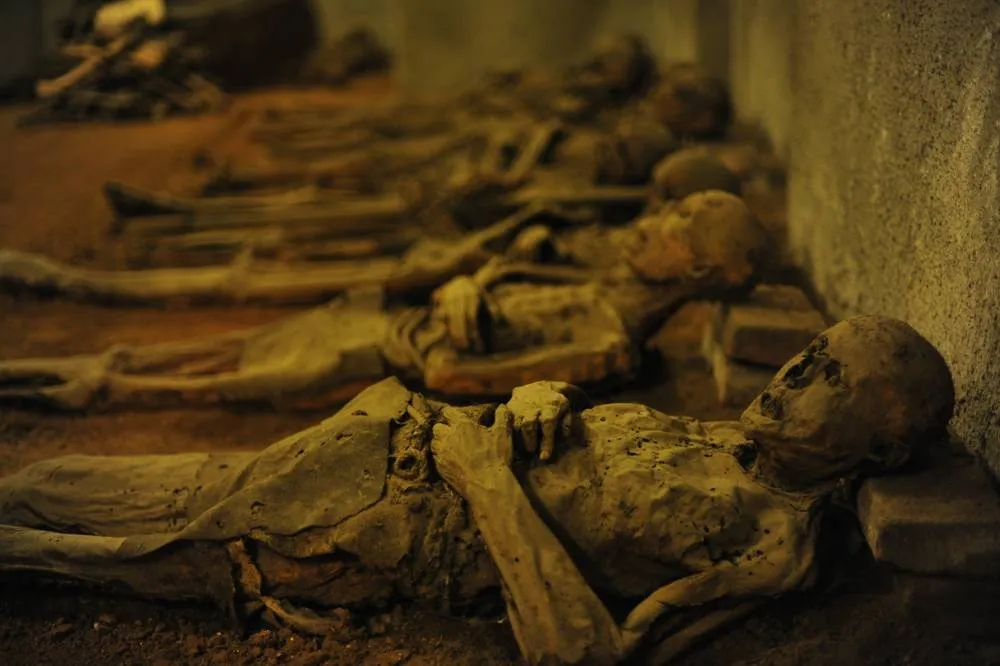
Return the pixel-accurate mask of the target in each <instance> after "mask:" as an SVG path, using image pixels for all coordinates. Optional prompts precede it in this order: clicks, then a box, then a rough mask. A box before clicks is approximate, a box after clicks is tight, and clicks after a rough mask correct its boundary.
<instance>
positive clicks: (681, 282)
mask: <svg viewBox="0 0 1000 666" xmlns="http://www.w3.org/2000/svg"><path fill="white" fill-rule="evenodd" d="M531 231H539V232H541V233H539V234H537V235H535V236H532V234H531V233H528V232H531ZM525 232H526V233H525V234H522V236H520V237H519V244H520V249H519V252H521V253H522V256H525V257H527V258H529V259H538V258H540V257H542V256H543V255H546V254H552V253H555V254H563V255H569V259H570V261H569V262H568V263H564V264H556V265H540V264H539V263H537V262H536V261H504V262H491V263H489V264H487V265H486V266H485V267H483V268H482V269H480V270H479V271H478V272H477V273H476V274H475V275H473V276H471V277H461V278H456V279H455V280H452V281H450V282H448V283H447V284H445V285H444V286H443V287H441V288H440V289H438V290H437V292H436V293H435V296H434V299H433V303H432V305H431V307H429V308H417V309H415V310H409V311H406V312H402V313H398V314H394V315H390V314H388V313H386V312H385V311H384V310H383V308H382V306H381V303H380V302H375V303H365V302H359V301H358V300H341V301H336V302H334V303H332V304H330V305H328V306H325V307H322V308H318V309H315V310H311V311H309V312H306V313H304V314H301V315H298V316H296V317H292V318H290V319H287V320H284V321H282V322H279V323H277V324H274V325H270V326H265V327H262V328H259V329H255V330H251V331H247V332H241V333H235V334H229V335H224V336H219V337H215V338H208V339H202V340H194V341H191V342H185V343H168V344H163V345H154V346H151V347H138V348H126V347H121V348H114V349H111V350H109V351H108V352H106V353H105V354H103V355H95V356H83V357H71V358H66V359H38V360H18V361H8V362H5V363H2V364H0V398H4V397H6V398H8V399H18V400H21V399H35V400H41V401H44V402H48V403H50V404H53V405H56V406H61V407H70V408H80V407H88V406H91V405H95V404H97V405H101V404H105V405H106V404H111V405H116V404H117V405H135V404H145V405H163V404H176V403H177V402H185V403H189V404H205V403H209V404H211V403H217V402H234V401H269V402H273V403H279V404H281V403H293V404H308V405H315V404H318V403H322V402H324V401H331V400H332V401H337V400H342V399H344V398H348V397H350V396H352V395H354V394H355V393H356V392H357V390H358V389H359V388H361V387H364V386H367V385H369V384H371V383H372V382H373V381H375V380H377V379H381V378H382V377H385V376H386V375H387V374H398V375H401V376H405V377H412V378H415V379H417V380H420V381H421V382H422V383H423V384H424V385H425V386H427V387H428V388H430V389H434V390H437V391H440V392H442V393H444V394H447V395H503V394H506V393H509V392H510V391H511V390H512V389H513V388H514V387H516V386H519V385H521V384H526V383H529V382H531V381H535V380H540V379H557V380H562V381H568V382H574V383H580V384H584V385H593V384H598V383H601V382H608V381H615V380H619V381H620V380H622V379H627V378H629V377H631V376H632V374H633V371H634V368H635V361H636V360H637V354H638V349H639V348H640V345H641V343H642V342H643V341H644V340H645V338H646V337H647V336H648V335H650V334H651V333H652V332H653V331H655V330H656V328H657V327H658V326H659V324H661V323H662V322H663V321H664V319H665V318H666V317H667V316H669V315H670V314H671V313H672V312H673V311H675V310H676V309H677V308H678V307H679V306H680V305H682V304H683V303H684V302H685V301H687V300H689V299H692V298H698V297H725V296H732V295H735V294H740V293H743V292H745V291H746V290H748V289H749V288H750V287H751V286H752V285H753V282H754V279H755V275H756V271H757V268H758V266H759V264H760V262H761V258H762V255H763V246H764V243H765V239H764V233H763V231H762V230H761V229H760V227H759V225H758V224H757V222H756V220H755V219H754V218H753V216H752V215H751V214H750V212H749V210H748V209H747V207H746V205H745V204H744V203H743V202H742V201H741V200H740V199H739V198H738V197H735V196H733V195H730V194H726V193H724V192H714V191H713V192H705V193H701V194H695V195H692V196H690V197H688V198H687V199H684V200H683V201H681V202H679V203H676V204H674V205H671V206H667V207H666V208H664V209H662V210H659V211H657V212H656V213H654V214H651V215H649V216H646V217H643V218H640V219H639V220H638V221H636V222H634V223H632V224H631V225H630V226H629V227H627V228H624V229H619V230H610V231H609V230H601V229H599V228H593V227H592V228H588V229H587V230H583V231H581V232H579V233H577V234H574V235H572V237H571V238H567V244H568V247H567V248H564V249H563V250H551V248H550V250H551V251H547V250H546V248H547V247H549V246H551V245H552V239H551V238H550V237H549V236H548V235H547V234H546V232H545V230H544V229H528V230H525Z"/></svg>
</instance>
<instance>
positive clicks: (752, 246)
mask: <svg viewBox="0 0 1000 666" xmlns="http://www.w3.org/2000/svg"><path fill="white" fill-rule="evenodd" d="M634 229H635V232H636V234H635V237H634V239H633V241H632V243H630V244H629V246H628V248H627V249H628V255H627V258H628V261H629V264H630V265H631V266H632V268H633V270H635V271H636V272H637V273H638V274H639V275H641V276H642V277H644V278H645V279H647V280H650V281H653V282H666V281H670V280H698V281H699V282H700V283H701V284H703V285H704V286H705V287H706V288H709V287H716V288H720V289H729V288H738V287H743V286H746V285H747V284H749V283H750V282H751V281H752V279H753V276H754V274H755V273H756V272H757V270H758V269H759V267H760V263H761V260H762V258H763V255H764V247H765V243H766V237H765V233H764V231H763V229H762V228H761V226H760V224H759V223H758V222H757V220H756V218H755V217H754V216H753V214H752V213H751V212H750V209H749V208H748V207H747V205H746V204H745V203H744V202H743V200H742V199H740V198H739V197H737V196H734V195H732V194H729V193H727V192H721V191H717V190H711V191H708V192H700V193H697V194H692V195H691V196H688V197H686V198H685V199H683V200H682V201H681V202H680V203H678V204H677V205H675V206H667V207H665V208H663V209H661V210H660V211H658V212H655V213H652V214H650V215H647V216H646V217H644V218H642V219H640V220H639V221H638V222H636V223H635V227H634Z"/></svg>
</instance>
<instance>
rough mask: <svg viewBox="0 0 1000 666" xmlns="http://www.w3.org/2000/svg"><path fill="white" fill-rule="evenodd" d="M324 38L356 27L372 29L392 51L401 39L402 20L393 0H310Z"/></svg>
mask: <svg viewBox="0 0 1000 666" xmlns="http://www.w3.org/2000/svg"><path fill="white" fill-rule="evenodd" d="M312 1H313V6H314V7H315V9H316V16H317V18H318V19H319V22H320V28H321V30H322V33H323V36H324V37H325V38H326V39H337V38H338V37H340V36H341V35H343V34H344V33H346V32H348V31H349V30H351V29H353V28H357V27H367V28H369V29H371V30H372V31H373V32H374V33H375V34H376V35H378V37H379V39H381V40H382V42H383V43H384V44H385V45H386V46H388V47H389V48H390V49H392V50H393V51H395V50H397V49H398V48H399V46H400V44H401V42H402V34H401V29H402V20H401V18H400V16H399V12H398V11H397V8H396V7H395V2H394V0H312Z"/></svg>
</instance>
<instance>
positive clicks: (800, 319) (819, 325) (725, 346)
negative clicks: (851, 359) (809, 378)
mask: <svg viewBox="0 0 1000 666" xmlns="http://www.w3.org/2000/svg"><path fill="white" fill-rule="evenodd" d="M712 307H713V308H714V312H713V313H712V316H711V317H710V318H709V321H708V322H707V323H706V325H705V333H704V336H703V338H702V354H703V355H704V357H705V360H706V361H707V362H708V364H709V366H710V367H711V370H712V375H713V377H714V378H715V386H716V393H717V396H718V399H719V402H720V403H721V404H723V405H726V406H729V407H740V406H742V405H746V404H747V403H749V402H750V401H751V400H753V398H754V397H756V396H757V394H758V393H760V391H761V390H762V389H763V388H764V387H765V386H767V384H768V382H770V381H771V378H772V377H774V374H775V372H776V371H777V370H778V369H779V368H781V367H782V366H783V365H784V364H785V362H786V361H788V359H789V358H791V357H792V356H793V355H794V354H795V350H797V349H801V348H803V347H805V346H806V345H807V344H809V342H810V341H811V340H812V339H813V338H815V337H816V335H818V334H819V333H820V332H821V331H822V330H823V329H824V328H826V321H825V320H824V318H823V315H822V314H821V313H820V312H819V311H818V310H817V309H816V308H814V307H813V306H812V304H811V303H810V302H809V299H808V298H807V297H806V295H805V293H803V292H802V290H801V289H798V288H797V287H792V286H787V285H759V286H758V287H757V288H756V289H754V291H753V293H751V294H750V296H749V297H748V298H747V299H746V300H745V301H743V302H740V303H734V304H723V303H716V304H713V306H712Z"/></svg>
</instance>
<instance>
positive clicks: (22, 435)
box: [0, 82, 1000, 666]
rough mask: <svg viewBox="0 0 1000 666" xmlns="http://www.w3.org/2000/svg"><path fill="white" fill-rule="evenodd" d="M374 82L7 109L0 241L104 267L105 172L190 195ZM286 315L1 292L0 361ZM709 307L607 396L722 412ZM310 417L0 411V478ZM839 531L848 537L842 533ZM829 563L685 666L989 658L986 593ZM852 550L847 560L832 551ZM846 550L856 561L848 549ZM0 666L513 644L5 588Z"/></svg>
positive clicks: (858, 563)
mask: <svg viewBox="0 0 1000 666" xmlns="http://www.w3.org/2000/svg"><path fill="white" fill-rule="evenodd" d="M386 90H387V88H386V87H385V86H384V85H382V84H381V83H379V82H375V83H369V84H368V85H367V87H364V88H362V89H358V90H354V91H348V92H347V93H294V94H291V93H281V92H269V93H263V94H258V95H253V96H247V97H243V98H240V99H238V100H236V102H235V103H234V105H233V107H232V108H231V109H230V110H229V111H228V112H227V113H224V114H219V115H217V116H206V117H201V118H190V119H177V120H170V121H168V122H164V123H162V124H160V125H157V126H155V127H153V126H150V125H146V124H134V125H119V126H103V125H92V126H76V127H56V128H33V129H31V130H29V131H16V130H14V129H13V127H14V118H15V117H16V112H17V110H16V109H6V110H3V111H0V155H3V161H2V162H0V245H3V246H8V247H15V248H18V249H25V250H34V251H40V252H45V253H47V254H50V255H52V256H54V257H56V258H60V259H66V260H77V261H83V262H97V263H100V262H101V261H102V260H103V258H102V254H101V252H100V249H101V248H103V247H106V246H107V243H106V231H107V226H108V211H107V209H106V206H105V205H104V202H103V199H102V196H101V192H100V188H101V185H102V184H103V183H104V182H105V181H106V180H107V179H110V178H118V179H123V180H126V181H127V182H129V183H133V184H136V185H140V186H147V187H156V188H161V189H167V190H172V191H177V192H184V191H190V190H191V189H193V188H194V187H195V186H196V185H197V184H198V183H199V182H200V179H201V178H202V174H200V173H199V172H198V171H197V170H196V169H195V168H194V167H193V160H192V157H193V155H195V154H196V153H197V152H198V151H199V150H201V149H203V148H205V147H210V148H212V149H213V150H215V151H216V152H225V151H232V150H236V151H238V150H239V149H240V148H239V146H240V139H239V137H240V119H241V118H242V117H243V116H242V115H241V112H242V111H243V110H245V109H248V108H255V107H257V106H260V105H264V104H272V103H275V102H276V101H277V102H282V103H294V101H295V100H300V99H303V98H309V99H312V100H325V101H335V102H336V101H340V102H344V103H351V102H354V101H357V100H358V99H371V98H373V97H377V96H379V95H382V94H385V92H386ZM287 313H288V311H287V310H282V309H276V308H271V309H264V308H239V309H237V308H212V309H197V310H183V309H162V308H160V309H155V308H152V309H150V308H147V309H132V310H129V309H103V308H98V307H89V306H81V305H72V304H67V303H62V302H55V301H39V300H33V299H28V298H16V299H15V298H12V297H9V296H3V297H0V322H2V325H0V358H13V357H23V356H28V355H63V354H70V353H83V352H92V351H97V350H100V349H103V348H104V347H106V346H107V345H109V344H111V343H112V342H132V343H149V342H156V341H165V340H171V339H177V338H179V337H182V336H189V335H199V334H207V333H213V332H219V331H225V330H233V329H237V328H244V327H247V326H252V325H256V324H260V323H264V322H267V321H271V320H274V319H276V318H278V317H281V316H284V315H286V314H287ZM703 318H704V308H702V307H698V306H694V307H690V308H687V309H685V311H684V312H683V313H682V314H681V315H680V316H678V317H677V318H676V319H675V320H674V321H673V322H672V323H671V324H670V325H669V326H668V327H667V328H666V329H665V330H664V331H663V332H662V333H661V335H660V336H659V338H658V339H657V346H658V347H659V348H661V349H662V350H663V351H664V352H665V360H664V361H663V362H662V363H657V364H654V365H651V367H650V368H649V369H648V370H649V372H648V373H647V374H648V375H649V378H648V379H647V380H646V381H645V382H644V383H643V384H641V385H639V386H637V387H634V388H633V389H631V390H629V391H627V392H623V393H619V394H617V395H613V396H607V398H608V399H616V400H636V401H642V402H646V403H648V404H651V405H653V406H654V407H657V408H659V409H662V410H664V411H668V412H673V413H685V414H691V415H694V416H697V417H701V418H706V419H720V418H732V417H734V416H736V413H735V412H733V411H732V410H725V409H721V408H719V407H718V406H717V405H716V403H715V402H714V400H713V398H712V387H711V381H710V378H709V376H708V373H707V371H706V368H705V367H704V365H703V363H702V362H701V361H700V360H699V359H698V358H697V354H696V348H697V342H698V337H699V335H700V330H701V322H702V321H703ZM321 417H322V415H321V414H284V413H276V412H272V411H261V410H242V411H185V410H175V411H165V412H155V413H144V414H95V415H89V416H79V415H52V414H43V413H38V412H31V411H18V410H3V411H0V474H6V473H10V472H12V471H14V470H16V469H19V468H20V467H23V466H24V465H27V464H29V463H31V462H33V461H36V460H39V459H42V458H47V457H51V456H55V455H61V454H65V453H70V452H74V453H89V454H128V453H168V452H177V451H188V450H225V449H233V448H243V449H257V448H261V447H264V446H266V445H267V444H269V443H270V442H273V441H275V440H276V439H279V438H281V437H283V436H284V435H287V434H289V433H292V432H295V431H297V430H300V429H302V428H304V427H306V426H308V425H310V424H312V423H313V422H315V421H316V420H317V419H319V418H321ZM846 533H847V534H850V530H849V529H848V530H847V532H846ZM851 543H854V544H857V541H856V540H855V541H851V540H850V539H845V540H844V541H843V543H842V547H841V548H840V549H839V550H838V551H837V552H838V553H839V554H840V556H839V561H838V565H839V566H836V567H834V570H835V571H836V572H837V575H836V576H833V577H831V580H830V581H827V583H826V584H825V585H824V587H823V588H821V589H820V590H818V591H817V592H815V593H812V594H810V595H805V596H802V597H797V598H793V599H788V600H784V601H782V602H780V603H776V604H774V605H773V606H772V607H769V608H765V609H763V610H761V611H759V612H758V613H757V614H756V615H755V616H754V617H752V618H751V619H750V620H749V621H746V622H744V623H742V624H740V625H738V626H736V627H733V628H731V629H730V630H728V631H727V632H725V633H724V634H722V635H720V636H718V637H716V638H713V639H712V641H711V642H710V643H709V644H708V645H706V646H703V647H702V648H701V649H699V650H697V651H695V652H693V653H691V654H689V655H688V656H687V657H686V658H684V659H683V660H682V662H681V663H683V664H687V665H688V666H694V665H698V666H709V665H723V664H733V665H735V664H742V665H745V666H749V665H751V664H754V665H774V666H792V665H803V666H819V665H826V664H831V665H832V664H853V665H857V666H867V665H870V666H876V665H879V666H883V665H890V664H910V665H924V664H926V665H932V664H942V665H945V664H947V665H952V664H970V665H971V664H998V663H1000V642H998V639H997V638H995V637H993V635H992V634H991V630H992V629H994V628H995V625H996V622H995V620H994V618H997V617H1000V613H998V611H1000V608H998V606H1000V601H997V600H1000V594H997V593H996V592H997V590H996V589H995V586H994V587H990V586H987V585H985V584H979V583H976V584H965V583H961V584H960V583H946V582H942V581H933V580H927V579H916V578H908V577H900V576H894V575H892V574H891V573H890V572H887V571H885V570H884V569H882V568H879V567H874V566H873V565H871V563H870V562H867V560H866V558H865V556H864V551H863V550H858V549H854V550H852V549H850V548H848V547H847V545H850V544H851ZM851 552H853V553H855V555H854V556H853V557H851V558H848V557H847V556H846V555H844V553H848V554H849V553H851ZM857 553H860V555H858V554H857ZM0 591H2V593H0V663H2V664H7V665H10V666H15V665H21V664H23V665H25V666H27V665H29V664H30V665H38V664H71V663H85V664H90V665H92V666H99V665H104V664H108V665H112V664H115V665H118V664H161V665H166V664H297V665H299V666H307V665H315V664H372V665H382V664H404V663H405V664H413V665H433V666H438V665H444V664H449V665H459V664H469V665H474V664H475V665H478V664H513V663H518V656H517V649H516V646H515V644H514V642H513V638H512V636H511V634H510V631H509V628H508V626H507V625H506V624H505V623H504V622H503V620H502V618H500V617H497V618H492V619H489V618H487V619H478V620H475V621H472V622H468V621H464V620H458V619H453V618H445V617H440V616H437V615H435V614H433V613H429V612H427V611H425V610H422V609H419V608H414V607H397V608H395V609H391V611H390V612H388V613H386V614H385V615H381V616H376V617H371V618H357V622H356V626H352V627H350V628H349V629H347V628H345V633H344V635H342V636H337V637H328V638H326V639H324V640H317V639H313V638H304V637H302V636H297V635H294V634H292V633H290V632H287V631H277V632H276V631H270V630H267V629H264V628H262V627H249V628H244V629H236V628H233V627H230V626H227V625H226V624H225V622H224V620H223V619H222V618H221V617H220V616H219V615H218V614H217V613H216V612H215V611H214V610H213V609H210V608H201V607H191V606H163V605H156V604H152V603H148V602H144V601H141V600H134V599H127V598H119V597H114V596H106V595H100V594H96V593H92V592H89V591H83V592H81V591H79V590H75V589H69V588H64V587H60V586H53V585H43V586H41V587H39V586H38V585H36V583H34V582H32V581H30V580H27V579H25V578H24V577H19V576H16V575H8V576H4V577H2V578H0Z"/></svg>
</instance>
